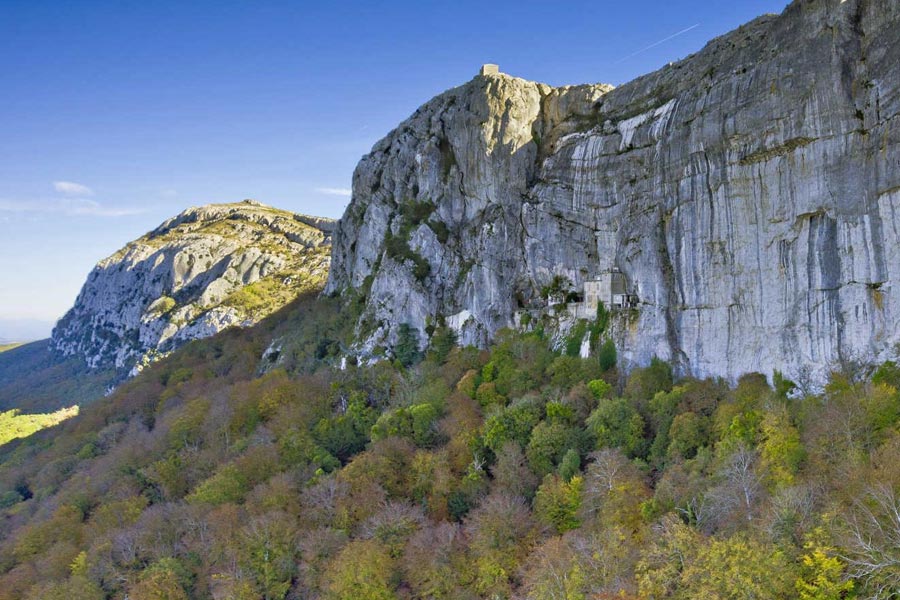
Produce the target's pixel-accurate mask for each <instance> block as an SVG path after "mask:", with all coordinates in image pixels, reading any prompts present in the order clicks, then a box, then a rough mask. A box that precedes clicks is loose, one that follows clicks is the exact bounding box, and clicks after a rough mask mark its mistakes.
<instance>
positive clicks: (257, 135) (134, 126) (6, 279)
mask: <svg viewBox="0 0 900 600" xmlns="http://www.w3.org/2000/svg"><path fill="white" fill-rule="evenodd" d="M786 4H787V2H786V1H785V0H752V1H751V0H732V1H730V2H727V3H725V2H722V3H719V2H716V3H710V2H709V1H708V0H684V1H682V0H667V1H666V0H632V1H630V2H615V3H613V2H603V1H597V0H593V1H590V2H582V1H579V0H570V1H569V2H566V3H564V4H558V3H551V2H546V1H545V0H543V1H539V2H530V1H522V0H519V1H501V2H484V1H480V2H476V1H468V0H463V1H456V2H423V1H421V0H420V1H417V2H406V1H403V2H377V1H369V2H328V1H319V2H303V1H293V2H266V1H263V0H260V1H255V2H251V1H249V0H247V1H241V2H237V1H229V0H217V1H215V2H204V1H190V2H184V1H175V2H166V1H164V0H158V1H154V2H147V1H146V0H142V1H140V2H136V1H130V0H123V1H116V2H114V1H109V2H100V1H94V2H79V1H77V0H70V1H68V2H61V1H59V0H57V1H52V2H51V1H47V0H21V1H19V0H2V1H0V75H2V81H3V85H2V86H0V273H2V281H0V339H2V338H4V337H10V336H11V334H10V333H8V331H9V329H8V327H9V325H8V323H9V321H22V320H24V319H37V320H38V321H40V322H43V323H44V324H43V325H37V326H36V327H35V329H34V331H35V333H34V335H38V334H39V333H40V332H44V333H47V332H49V325H47V323H48V322H52V321H53V320H55V319H56V318H58V317H60V316H61V315H62V314H63V312H65V310H66V309H68V308H69V307H70V306H71V304H72V302H73V301H74V298H75V295H76V294H77V292H78V290H79V288H80V287H81V284H82V282H83V281H84V278H85V276H86V275H87V273H88V272H89V271H90V269H91V267H92V266H93V264H94V263H96V262H97V261H98V260H99V259H101V258H103V257H104V256H107V255H109V254H111V253H112V252H114V251H115V250H116V249H117V248H119V247H121V246H122V245H123V244H124V243H125V242H127V241H128V240H131V239H133V238H135V237H138V236H139V235H141V234H143V233H144V232H146V231H148V230H150V229H152V228H153V227H155V226H156V225H157V224H158V223H159V222H160V221H162V220H164V219H165V218H167V217H169V216H171V215H174V214H176V213H178V212H180V211H181V210H183V209H184V208H186V207H188V206H192V205H198V204H206V203H210V202H229V201H235V200H241V199H243V198H256V199H258V200H260V201H262V202H265V203H267V204H272V205H275V206H279V207H282V208H286V209H290V210H295V211H298V212H305V213H310V214H317V215H324V216H330V217H339V216H340V215H341V213H342V212H343V209H344V207H345V206H346V204H347V202H348V201H349V197H348V196H347V195H346V192H345V190H347V189H348V188H349V187H350V180H351V174H352V172H353V167H354V166H355V165H356V162H357V161H358V160H359V158H360V156H362V155H363V154H365V153H366V152H367V151H368V150H369V148H370V147H371V146H372V145H373V144H374V143H375V142H376V141H377V140H378V139H379V138H380V137H382V136H383V135H384V134H385V133H387V132H388V131H389V130H390V129H391V128H392V127H394V126H395V125H396V124H397V123H398V122H400V121H401V120H402V119H404V118H406V117H407V116H408V115H409V114H410V113H412V112H413V111H414V110H415V108H416V107H417V106H419V105H420V104H422V103H424V102H425V101H427V100H428V99H429V98H431V97H432V96H434V95H435V94H437V93H440V92H441V91H443V90H445V89H447V88H450V87H453V86H455V85H459V84H461V83H463V82H465V81H467V80H468V79H470V78H471V77H472V76H473V75H474V74H475V73H476V71H477V69H478V67H479V66H480V65H481V63H484V62H496V63H499V64H500V66H501V69H502V70H503V71H504V72H506V73H510V74H512V75H517V76H520V77H524V78H527V79H533V80H538V81H544V82H547V83H550V84H554V85H563V84H570V83H585V82H607V83H613V84H621V83H623V82H625V81H628V80H630V79H632V78H634V77H636V76H638V75H641V74H643V73H646V72H649V71H652V70H655V69H657V68H659V67H660V66H662V65H664V64H666V63H667V62H669V61H673V60H677V59H679V58H682V57H684V56H686V55H687V54H690V53H691V52H695V51H697V50H699V49H700V48H702V46H703V45H704V44H705V43H706V41H708V40H709V39H711V38H713V37H715V36H717V35H721V34H722V33H725V32H727V31H729V30H731V29H733V28H735V27H736V26H738V25H740V24H742V23H744V22H746V21H748V20H750V19H752V18H753V17H755V16H758V15H760V14H763V13H766V12H780V11H781V10H782V9H783V8H784V6H785V5H786ZM675 34H678V35H675ZM673 35H674V37H671V36H673ZM668 38H670V39H668ZM5 327H6V328H7V330H6V332H5V331H4V328H5ZM17 335H19V336H21V335H22V334H21V333H19V334H17Z"/></svg>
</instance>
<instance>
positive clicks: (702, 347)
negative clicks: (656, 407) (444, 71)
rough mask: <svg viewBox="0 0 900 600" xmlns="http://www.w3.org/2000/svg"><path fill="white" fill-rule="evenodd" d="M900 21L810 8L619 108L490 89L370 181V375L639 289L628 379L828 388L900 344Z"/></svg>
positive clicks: (454, 101)
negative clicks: (413, 341)
mask: <svg viewBox="0 0 900 600" xmlns="http://www.w3.org/2000/svg"><path fill="white" fill-rule="evenodd" d="M898 27H900V5H898V3H897V2H896V1H893V0H846V1H845V0H811V1H796V2H793V3H792V4H791V5H790V6H789V7H788V8H787V9H786V10H785V11H784V13H783V14H781V15H780V16H765V17H760V18H759V19H756V20H754V21H753V22H751V23H749V24H747V25H745V26H743V27H741V28H739V29H737V30H735V31H733V32H731V33H729V34H727V35H725V36H722V37H720V38H718V39H716V40H713V41H711V42H710V43H709V44H708V45H707V46H706V47H705V48H704V49H703V50H702V51H700V52H698V53H697V54H695V55H692V56H690V57H688V58H686V59H684V60H682V61H680V62H678V63H674V64H671V65H669V66H667V67H665V68H663V69H660V70H659V71H657V72H655V73H652V74H649V75H646V76H644V77H641V78H639V79H637V80H635V81H633V82H631V83H628V84H625V85H623V86H621V87H619V88H617V89H611V87H610V86H603V85H583V86H572V87H562V88H552V87H550V86H547V85H543V84H539V83H534V82H530V81H525V80H522V79H517V78H515V77H510V76H508V75H503V74H500V75H488V76H478V77H476V78H475V79H473V80H472V81H470V82H469V83H466V84H465V85H463V86H461V87H458V88H455V89H452V90H449V91H448V92H446V93H444V94H442V95H440V96H438V97H436V98H434V99H433V100H431V101H429V102H428V103H426V104H425V105H423V106H422V107H421V108H420V109H419V110H417V111H416V113H415V114H414V115H412V116H411V117H410V118H409V119H408V120H407V121H405V122H403V123H402V124H401V125H400V126H398V127H397V129H395V130H394V131H393V132H391V133H390V134H389V135H388V136H387V137H385V138H384V139H383V140H382V141H380V142H379V143H378V144H377V145H376V146H375V147H374V148H373V150H372V152H371V153H370V154H369V155H367V156H366V157H364V158H363V160H362V161H361V162H360V164H359V166H358V167H357V169H356V172H355V174H354V181H353V199H352V202H351V204H350V206H349V207H348V209H347V212H346V214H345V215H344V217H343V218H342V219H341V221H340V225H339V227H338V230H337V231H336V233H335V247H334V260H333V265H332V269H331V274H330V280H329V283H328V288H327V289H328V291H330V292H342V291H345V290H348V289H356V290H360V291H362V292H363V293H364V294H365V295H366V297H367V305H366V310H365V311H364V312H363V314H362V316H361V318H360V321H359V332H360V335H361V336H362V338H363V340H364V342H363V343H362V344H361V345H360V351H361V352H362V353H363V354H369V353H373V352H374V353H377V352H378V350H379V348H380V347H391V346H394V345H396V343H397V340H398V332H399V327H400V326H401V325H402V324H404V323H405V324H409V325H411V326H412V327H413V328H414V330H416V331H417V332H418V333H419V341H420V344H422V345H424V344H425V343H426V338H427V332H428V331H430V330H431V328H430V326H431V325H433V324H434V323H435V322H440V321H442V320H446V322H447V323H448V324H450V325H451V326H453V327H454V328H455V329H456V330H457V331H458V332H459V334H460V336H461V339H462V340H464V341H466V342H469V343H478V344H481V345H483V344H485V343H486V342H487V341H488V340H489V339H490V338H491V337H492V336H493V335H494V334H495V333H496V332H497V331H498V330H499V329H500V328H502V327H506V326H509V325H511V324H513V323H514V322H515V320H516V316H517V312H521V311H534V310H539V309H540V308H541V307H545V306H546V303H547V299H546V297H544V295H543V294H542V290H543V289H545V288H546V287H547V286H549V285H551V284H552V283H553V282H554V281H556V282H563V284H564V286H565V287H566V289H564V290H562V291H572V292H575V293H580V292H581V291H582V289H583V285H584V282H585V281H587V280H590V279H593V278H595V277H597V276H598V274H601V273H604V272H607V271H610V270H613V269H618V270H620V271H621V273H623V274H624V278H625V281H626V283H625V285H626V287H627V293H629V294H630V295H632V296H633V297H634V298H635V300H634V301H635V303H636V308H635V310H629V311H624V312H621V313H619V314H617V315H614V322H615V339H616V343H617V345H618V347H619V350H620V356H621V358H622V360H623V363H624V364H625V365H626V366H629V365H630V366H633V365H643V364H647V362H648V361H649V360H650V359H651V357H653V356H660V357H663V358H665V359H667V360H671V361H672V362H673V364H675V366H676V369H677V370H678V372H681V373H693V374H696V375H702V376H706V375H715V376H725V377H728V378H731V379H734V378H735V377H737V376H738V375H739V374H740V373H743V372H747V371H754V370H762V369H764V368H765V369H768V370H769V373H770V374H771V370H772V369H779V370H781V371H783V372H786V373H788V374H790V375H791V376H793V377H797V378H811V379H813V380H816V381H819V382H821V381H824V378H825V375H826V374H827V371H828V369H829V368H830V367H831V366H833V365H836V364H839V363H846V362H852V361H855V360H866V361H868V360H875V359H879V358H881V359H883V358H886V357H889V356H892V355H894V354H895V353H896V351H895V344H896V343H897V342H898V341H900V319H898V318H897V317H898V311H900V285H896V282H897V281H898V280H900V261H898V260H896V256H898V252H900V212H898V210H897V206H898V204H900V119H898V118H897V117H898V115H900V70H898V69H897V64H898V63H900V44H897V43H896V41H897V36H896V32H897V30H898Z"/></svg>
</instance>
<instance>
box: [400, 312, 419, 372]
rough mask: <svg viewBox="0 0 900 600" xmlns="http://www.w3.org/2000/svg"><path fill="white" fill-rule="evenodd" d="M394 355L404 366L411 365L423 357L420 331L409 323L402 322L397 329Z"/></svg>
mask: <svg viewBox="0 0 900 600" xmlns="http://www.w3.org/2000/svg"><path fill="white" fill-rule="evenodd" d="M394 356H396V358H397V360H398V361H400V364H401V365H403V366H404V367H410V366H412V365H414V364H415V363H417V362H419V361H420V360H421V359H422V353H421V352H420V351H419V332H418V330H416V329H414V328H413V327H411V326H410V325H409V323H402V324H401V325H400V328H399V329H398V330H397V345H396V346H395V347H394Z"/></svg>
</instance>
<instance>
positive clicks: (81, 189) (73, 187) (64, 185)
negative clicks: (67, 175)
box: [53, 181, 94, 196]
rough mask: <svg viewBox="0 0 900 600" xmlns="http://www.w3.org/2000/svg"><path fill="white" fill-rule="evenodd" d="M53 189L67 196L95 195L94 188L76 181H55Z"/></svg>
mask: <svg viewBox="0 0 900 600" xmlns="http://www.w3.org/2000/svg"><path fill="white" fill-rule="evenodd" d="M53 189H54V190H56V191H57V192H59V193H60V194H65V195H66V196H93V195H94V190H92V189H91V188H89V187H88V186H86V185H82V184H80V183H75V182H74V181H54V182H53Z"/></svg>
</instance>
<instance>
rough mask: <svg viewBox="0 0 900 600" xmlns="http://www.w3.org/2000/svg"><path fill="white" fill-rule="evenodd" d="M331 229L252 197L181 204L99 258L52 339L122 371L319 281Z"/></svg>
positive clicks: (268, 308) (91, 361) (242, 322)
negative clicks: (179, 209)
mask: <svg viewBox="0 0 900 600" xmlns="http://www.w3.org/2000/svg"><path fill="white" fill-rule="evenodd" d="M333 227H334V223H333V222H332V221H330V220H328V219H321V218H318V217H306V216H304V215H296V214H293V213H290V212H286V211H282V210H277V209H274V208H271V207H268V206H265V205H262V204H260V203H258V202H254V201H244V202H241V203H235V204H213V205H209V206H203V207H199V208H191V209H188V210H186V211H185V212H183V213H181V214H180V215H178V216H177V217H174V218H172V219H169V220H168V221H166V222H165V223H163V224H162V225H160V226H159V227H157V228H156V229H155V230H153V231H152V232H150V233H148V234H147V235H145V236H144V237H142V238H140V239H138V240H136V241H134V242H131V243H129V244H128V245H127V246H125V247H124V248H122V249H121V250H119V251H118V252H116V253H115V254H113V255H112V256H110V257H109V258H107V259H104V260H102V261H101V262H100V263H98V264H97V266H96V267H95V268H94V270H93V271H92V272H91V273H90V275H89V276H88V279H87V282H86V283H85V284H84V287H83V288H82V290H81V293H80V294H79V295H78V299H77V300H76V302H75V306H74V307H73V308H72V309H71V310H70V311H69V312H68V313H67V314H66V315H65V316H64V317H63V318H62V320H60V322H59V323H58V324H57V326H56V328H55V329H54V331H53V339H52V346H53V348H54V349H55V350H56V351H57V352H59V353H61V354H63V355H65V356H71V355H79V356H83V357H84V359H85V361H86V362H87V364H88V365H89V366H91V367H108V366H114V367H116V368H117V369H119V370H121V371H124V372H127V371H129V370H131V371H134V370H139V369H140V367H141V366H142V365H144V364H146V363H147V362H149V361H151V360H153V359H154V358H156V357H158V356H160V355H163V354H165V353H167V352H169V351H171V350H173V349H175V348H176V347H178V346H180V345H182V344H184V343H185V342H187V341H190V340H193V339H199V338H204V337H208V336H210V335H213V334H215V333H217V332H219V331H221V330H222V329H224V328H226V327H230V326H233V325H237V326H246V325H251V324H253V323H256V322H257V321H259V320H260V319H262V318H263V317H265V316H267V315H269V314H271V313H272V312H274V311H275V310H277V309H279V308H281V307H282V306H284V305H285V304H286V303H288V302H290V301H291V300H293V299H294V298H296V297H297V296H298V295H299V294H300V293H302V292H304V291H311V290H317V289H320V288H321V286H322V285H323V284H324V282H325V279H326V277H327V273H328V263H329V260H330V254H331V252H330V250H331V233H332V229H333Z"/></svg>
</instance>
